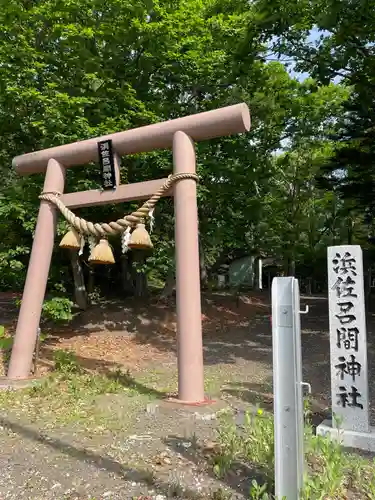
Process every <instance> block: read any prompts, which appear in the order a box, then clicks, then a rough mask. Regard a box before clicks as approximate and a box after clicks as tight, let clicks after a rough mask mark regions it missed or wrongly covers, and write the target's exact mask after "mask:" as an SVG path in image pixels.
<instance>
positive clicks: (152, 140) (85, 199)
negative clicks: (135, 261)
mask: <svg viewBox="0 0 375 500" xmlns="http://www.w3.org/2000/svg"><path fill="white" fill-rule="evenodd" d="M249 130H250V113H249V109H248V107H247V106H246V104H243V103H241V104H236V105H234V106H228V107H225V108H221V109H216V110H213V111H207V112H204V113H199V114H195V115H190V116H186V117H183V118H177V119H175V120H170V121H167V122H162V123H157V124H153V125H147V126H144V127H140V128H136V129H132V130H126V131H124V132H118V133H115V134H110V135H107V136H103V137H99V138H93V139H88V140H84V141H79V142H75V143H72V144H67V145H63V146H57V147H54V148H49V149H44V150H41V151H36V152H33V153H27V154H24V155H21V156H17V157H15V158H14V159H13V163H12V164H13V166H14V167H15V169H16V171H17V172H18V173H19V174H20V175H30V174H35V173H42V172H45V180H44V187H43V192H58V193H64V185H65V173H66V169H67V168H71V167H75V166H81V165H84V164H86V163H89V162H93V161H97V159H98V150H97V143H98V142H99V141H104V140H109V139H111V140H112V144H113V148H114V151H115V153H116V155H115V159H116V162H115V163H116V170H117V175H116V178H117V180H116V182H117V188H116V189H115V190H113V191H104V192H102V191H101V190H89V191H81V192H74V193H66V194H62V195H61V200H62V201H63V202H64V204H65V205H66V206H67V207H68V208H75V207H88V206H93V205H102V204H106V203H121V202H125V201H133V200H141V199H146V198H148V197H150V196H151V195H152V194H153V193H154V192H155V191H156V190H157V189H158V188H160V187H161V185H162V184H163V183H164V181H165V180H166V179H157V180H151V181H146V182H139V183H134V184H123V185H121V184H120V175H119V157H120V156H121V155H129V154H133V153H140V152H147V151H153V150H155V149H163V148H172V150H173V163H174V173H195V172H196V161H195V147H194V142H198V141H203V140H208V139H213V138H216V137H220V136H228V135H231V134H236V133H241V132H246V131H249ZM173 191H174V192H173V194H174V206H175V219H176V221H175V241H176V296H177V344H178V401H180V402H181V403H202V402H204V400H205V397H204V377H203V347H202V321H201V297H200V276H199V250H198V209H197V196H196V182H195V181H194V180H193V179H181V180H178V182H176V184H175V185H174V189H173ZM56 223H57V213H56V207H55V206H54V205H53V204H52V203H49V202H48V201H44V200H42V201H41V203H40V208H39V214H38V220H37V224H36V229H35V236H34V242H33V246H32V250H31V256H30V261H29V267H28V271H27V276H26V282H25V287H24V291H23V297H22V303H21V309H20V313H19V317H18V324H17V329H16V334H15V338H14V344H13V350H12V355H11V359H10V365H9V370H8V374H7V378H8V379H9V380H15V379H23V378H28V377H29V374H30V369H31V364H32V358H33V353H34V349H35V343H36V339H37V330H38V327H39V321H40V316H41V312H42V306H43V301H44V295H45V291H46V286H47V279H48V273H49V268H50V263H51V257H52V251H53V246H54V238H55V232H56Z"/></svg>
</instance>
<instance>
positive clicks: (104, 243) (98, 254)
mask: <svg viewBox="0 0 375 500" xmlns="http://www.w3.org/2000/svg"><path fill="white" fill-rule="evenodd" d="M89 262H90V264H114V263H115V258H114V256H113V252H112V248H111V247H110V246H109V243H108V240H106V239H105V238H102V239H101V240H100V241H99V243H98V244H97V245H96V246H95V248H94V249H93V251H92V252H91V254H90V257H89Z"/></svg>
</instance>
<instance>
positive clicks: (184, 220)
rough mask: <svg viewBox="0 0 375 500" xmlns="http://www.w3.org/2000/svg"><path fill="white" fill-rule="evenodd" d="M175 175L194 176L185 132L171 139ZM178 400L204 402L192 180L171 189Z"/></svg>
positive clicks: (192, 150) (191, 147)
mask: <svg viewBox="0 0 375 500" xmlns="http://www.w3.org/2000/svg"><path fill="white" fill-rule="evenodd" d="M173 162H174V173H175V174H180V173H193V174H195V173H196V162H195V146H194V142H193V141H192V139H191V138H190V137H189V136H188V135H187V134H185V133H184V132H176V133H175V134H174V137H173ZM174 207H175V242H176V306H177V353H178V400H179V402H180V403H196V404H197V403H198V404H199V403H203V402H204V400H205V398H204V373H203V341H202V314H201V290H200V266H199V242H198V207H197V186H196V181H195V180H194V179H182V180H179V181H177V183H176V184H175V187H174Z"/></svg>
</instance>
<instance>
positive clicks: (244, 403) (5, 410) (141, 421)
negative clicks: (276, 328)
mask: <svg viewBox="0 0 375 500" xmlns="http://www.w3.org/2000/svg"><path fill="white" fill-rule="evenodd" d="M202 303H203V304H202V306H203V314H202V320H203V332H204V335H203V337H204V360H205V385H206V392H207V394H208V395H209V396H210V397H212V398H214V399H220V400H222V401H225V403H226V404H227V405H228V406H230V407H231V408H232V409H234V411H235V412H236V413H237V414H238V415H239V418H240V416H241V414H242V412H243V410H244V409H245V408H247V407H248V406H249V405H254V404H259V405H260V406H261V407H263V408H265V409H270V410H271V409H272V404H273V400H272V397H273V396H272V337H271V325H270V305H269V296H268V294H266V293H264V294H258V295H251V296H250V295H246V296H245V295H244V296H242V297H240V299H239V300H236V299H235V298H233V297H230V296H227V295H220V294H210V295H203V297H202ZM301 303H302V305H305V304H306V305H309V308H310V312H309V314H307V315H304V316H302V318H301V320H302V330H303V331H302V347H303V372H304V373H303V375H304V380H305V381H306V382H309V383H310V384H311V386H312V391H313V394H312V401H313V409H314V411H315V417H316V419H317V420H318V421H319V420H320V419H323V418H324V415H325V414H326V411H327V407H328V405H329V399H330V397H329V392H330V379H329V338H328V318H327V301H326V300H325V298H324V297H302V298H301ZM13 304H14V297H9V296H2V297H0V324H4V325H5V326H6V327H7V329H8V331H10V332H11V331H13V330H14V325H15V317H16V312H17V311H16V309H15V307H13ZM173 309H174V304H169V306H168V307H167V306H166V305H165V304H162V303H158V302H157V300H152V301H151V302H150V303H148V304H146V305H145V304H143V305H140V304H138V303H137V302H135V301H132V300H129V299H127V300H126V301H124V303H121V302H113V301H107V302H105V301H102V302H101V303H100V304H99V305H97V306H96V307H95V308H92V309H90V310H89V311H87V312H85V313H82V314H80V315H78V316H77V317H76V318H75V319H74V320H73V323H71V324H70V325H69V326H66V327H59V328H52V327H49V328H47V327H45V328H44V332H45V333H48V338H47V340H46V341H45V343H44V344H43V347H42V350H41V355H40V361H39V366H38V371H39V373H40V374H41V375H45V374H46V373H47V372H48V370H50V369H51V366H52V358H53V351H54V350H56V349H64V350H72V351H74V352H75V353H76V355H77V359H78V361H79V364H80V365H81V366H82V367H84V368H85V369H86V370H89V371H91V372H93V373H101V374H106V375H108V374H110V373H112V372H113V370H114V369H115V368H117V367H120V368H121V369H122V370H125V371H126V370H129V372H130V373H131V376H132V377H133V380H134V384H133V386H132V387H133V388H132V391H129V390H127V389H126V390H124V391H122V392H119V393H116V394H104V395H102V396H99V397H96V398H94V399H91V400H90V402H89V403H88V402H87V401H86V400H83V399H82V398H81V399H80V397H77V398H76V399H75V400H74V401H73V400H70V399H69V400H64V399H60V400H59V398H56V395H54V394H52V395H48V394H47V397H45V396H44V395H43V398H40V400H38V399H30V398H29V396H22V397H19V396H16V395H12V396H11V397H9V398H8V399H4V398H3V399H2V400H1V405H2V407H1V417H0V446H1V449H2V453H1V455H0V471H1V474H0V499H1V500H3V499H19V498H23V499H33V500H37V499H40V500H48V499H64V498H66V499H68V498H69V499H73V498H77V499H86V500H88V499H91V500H93V499H106V498H108V499H113V500H115V499H127V498H157V499H158V500H161V499H163V498H170V497H177V498H182V499H186V498H217V499H218V500H220V499H225V498H233V499H234V498H246V496H247V495H248V492H249V481H250V480H251V478H252V477H254V475H253V472H252V471H249V470H246V469H244V470H240V469H239V470H237V471H236V474H234V475H233V476H230V477H229V478H226V479H225V481H219V480H218V479H216V478H215V477H214V475H213V474H212V466H211V464H210V459H211V458H210V450H212V448H213V446H214V445H213V443H214V440H215V426H216V420H215V419H213V417H212V415H210V413H207V414H205V417H204V418H201V417H200V416H199V415H195V414H194V412H193V413H187V412H185V411H184V410H183V409H181V410H178V411H172V412H170V411H169V412H165V411H164V410H163V411H162V410H161V407H160V406H159V405H158V401H160V400H162V399H163V398H165V396H166V395H168V394H170V393H174V392H175V391H176V388H177V374H176V336H175V329H176V323H175V320H176V318H175V314H174V312H173ZM373 329H374V317H373V315H369V317H368V340H369V342H368V344H369V349H368V352H369V370H370V373H369V380H370V381H371V380H373V375H374V369H375V363H374V357H375V356H374V342H373V333H372V332H373ZM79 390H80V389H79V388H77V391H79ZM370 391H372V384H371V383H370ZM43 394H44V393H43ZM374 396H375V395H374V392H373V391H372V392H371V402H372V404H371V408H372V418H373V420H374V415H375V414H374V412H373V409H374V408H375V404H374V403H375V402H374ZM72 401H73V402H72ZM82 401H83V402H82ZM48 405H49V406H48ZM69 405H70V406H69ZM85 405H86V406H85ZM77 406H79V407H77ZM68 409H69V411H68ZM73 410H74V411H73ZM69 412H70V413H69ZM68 413H69V415H70V418H69V419H67V418H65V417H66V414H68ZM73 417H74V418H73ZM225 492H228V494H229V493H230V494H232V496H231V497H229V496H224V495H225ZM215 495H216V496H215ZM219 495H221V496H219Z"/></svg>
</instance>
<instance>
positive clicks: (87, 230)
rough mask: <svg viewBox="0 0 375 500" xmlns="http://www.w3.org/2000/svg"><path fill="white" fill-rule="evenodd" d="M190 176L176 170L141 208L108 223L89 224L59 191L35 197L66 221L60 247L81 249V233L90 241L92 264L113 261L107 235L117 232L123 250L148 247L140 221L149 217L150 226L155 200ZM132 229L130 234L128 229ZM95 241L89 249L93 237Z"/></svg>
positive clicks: (143, 227)
mask: <svg viewBox="0 0 375 500" xmlns="http://www.w3.org/2000/svg"><path fill="white" fill-rule="evenodd" d="M183 179H193V180H195V181H198V176H197V174H194V173H178V174H171V175H169V176H168V178H167V180H166V181H165V182H164V184H163V185H162V186H161V187H160V188H159V189H158V190H157V191H156V193H155V194H153V195H152V196H151V198H149V199H148V200H147V201H146V202H145V203H144V204H143V205H142V206H141V207H139V208H138V209H137V210H136V211H135V212H132V213H131V214H129V215H125V216H124V217H123V218H121V219H118V220H116V221H112V222H108V223H105V222H100V223H99V222H97V223H93V222H90V221H87V220H85V219H83V218H81V217H78V216H77V215H75V214H74V213H73V212H72V211H71V210H69V208H68V207H66V206H65V205H64V203H63V201H62V200H61V198H60V196H61V193H57V192H43V193H42V194H41V195H40V196H39V199H40V200H43V201H48V202H50V203H53V204H54V205H55V206H56V207H57V208H58V210H59V211H60V212H61V214H62V215H63V216H64V217H65V219H66V220H67V221H68V223H69V224H70V227H71V229H70V230H69V231H68V233H66V235H65V236H64V237H63V239H62V240H61V242H60V247H62V248H69V249H75V250H79V251H80V252H81V251H82V248H83V247H82V245H84V241H82V240H84V238H85V236H87V237H88V240H89V243H90V250H91V253H90V257H89V262H91V263H93V264H114V262H115V259H114V257H113V252H112V249H111V247H110V245H109V243H108V240H107V238H108V236H110V235H115V234H121V235H122V242H121V243H122V249H123V252H124V253H125V252H126V251H127V249H128V248H152V247H153V245H152V242H151V238H150V235H149V234H148V232H147V230H146V228H145V225H144V221H145V218H146V217H150V219H151V225H153V220H154V219H153V211H154V207H155V205H156V203H157V202H158V201H159V200H160V198H161V197H162V196H163V195H164V194H166V193H167V192H168V191H169V189H170V188H171V187H172V186H173V184H175V183H176V182H177V181H180V180H183ZM131 230H133V232H132V233H130V231H131ZM151 230H152V228H151ZM94 239H95V241H96V242H97V240H99V243H97V244H96V246H95V247H94V248H93V240H94Z"/></svg>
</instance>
